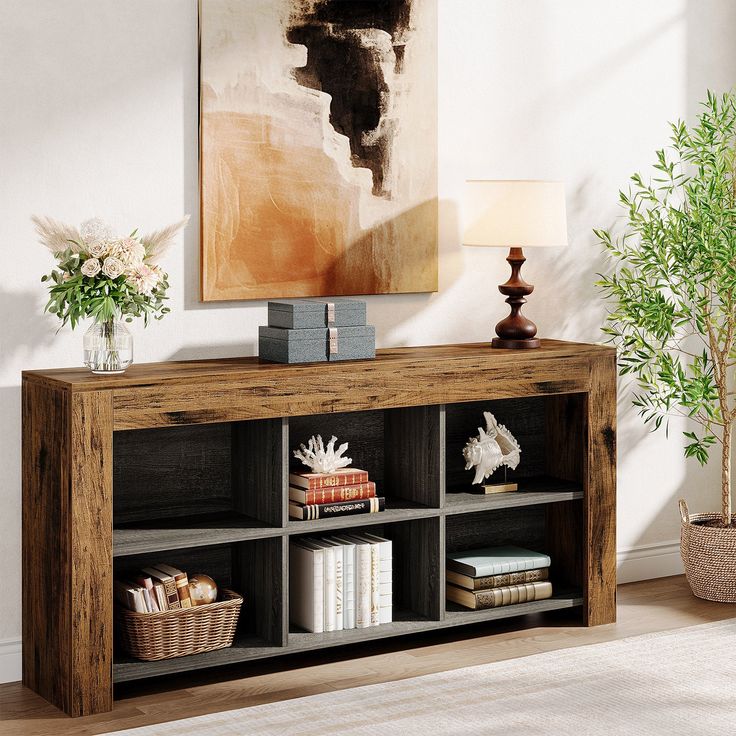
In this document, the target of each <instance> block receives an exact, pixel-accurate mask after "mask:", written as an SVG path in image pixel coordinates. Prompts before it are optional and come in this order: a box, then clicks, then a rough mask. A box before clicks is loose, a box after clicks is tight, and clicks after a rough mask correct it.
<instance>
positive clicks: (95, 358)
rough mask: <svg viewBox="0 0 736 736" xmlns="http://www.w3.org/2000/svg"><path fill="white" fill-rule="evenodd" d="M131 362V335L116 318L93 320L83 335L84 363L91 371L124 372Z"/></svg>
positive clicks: (107, 373)
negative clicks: (104, 320)
mask: <svg viewBox="0 0 736 736" xmlns="http://www.w3.org/2000/svg"><path fill="white" fill-rule="evenodd" d="M132 362H133V335H131V334H130V332H129V331H128V328H127V327H126V326H125V325H124V324H123V323H122V322H119V321H118V320H109V321H108V322H94V323H92V326H91V327H90V328H89V329H88V330H87V332H86V333H85V335H84V364H85V365H86V366H87V367H88V368H89V369H90V370H91V371H92V373H101V374H105V375H111V374H115V373H124V372H125V369H126V368H127V367H128V366H129V365H130V364H131V363H132Z"/></svg>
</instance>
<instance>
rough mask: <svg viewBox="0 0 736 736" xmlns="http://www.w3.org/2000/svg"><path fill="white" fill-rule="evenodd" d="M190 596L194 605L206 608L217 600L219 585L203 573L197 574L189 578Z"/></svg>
mask: <svg viewBox="0 0 736 736" xmlns="http://www.w3.org/2000/svg"><path fill="white" fill-rule="evenodd" d="M189 595H190V596H191V598H192V605H194V606H204V605H205V604H207V603H214V602H215V601H216V600H217V583H215V581H214V580H213V579H212V578H211V577H210V576H209V575H204V574H203V573H197V574H196V575H192V576H191V577H190V578H189Z"/></svg>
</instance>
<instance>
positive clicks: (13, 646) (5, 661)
mask: <svg viewBox="0 0 736 736" xmlns="http://www.w3.org/2000/svg"><path fill="white" fill-rule="evenodd" d="M20 652H21V646H20V639H2V640H0V682H15V681H16V680H20V678H21V664H20Z"/></svg>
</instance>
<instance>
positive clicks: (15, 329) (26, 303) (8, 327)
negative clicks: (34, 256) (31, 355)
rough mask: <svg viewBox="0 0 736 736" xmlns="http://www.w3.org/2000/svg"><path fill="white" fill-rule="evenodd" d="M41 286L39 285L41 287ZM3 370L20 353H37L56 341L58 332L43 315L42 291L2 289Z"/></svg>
mask: <svg viewBox="0 0 736 736" xmlns="http://www.w3.org/2000/svg"><path fill="white" fill-rule="evenodd" d="M40 286H41V285H40V284H39V287H40ZM0 315H2V316H3V325H2V331H0V367H2V366H5V365H7V364H9V363H10V362H11V361H12V360H13V359H14V358H16V356H17V355H18V354H19V353H22V352H24V351H26V352H31V351H38V350H39V348H44V347H47V346H49V345H51V343H52V342H53V341H54V337H55V334H56V331H55V330H54V329H53V327H52V326H51V325H50V324H49V320H48V319H47V318H46V317H45V316H44V314H43V306H42V291H41V288H39V289H38V290H34V291H4V290H2V289H0Z"/></svg>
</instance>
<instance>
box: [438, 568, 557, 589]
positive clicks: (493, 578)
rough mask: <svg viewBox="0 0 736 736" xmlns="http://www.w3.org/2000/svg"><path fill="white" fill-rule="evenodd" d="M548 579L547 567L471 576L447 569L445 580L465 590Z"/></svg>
mask: <svg viewBox="0 0 736 736" xmlns="http://www.w3.org/2000/svg"><path fill="white" fill-rule="evenodd" d="M548 579H549V568H546V567H542V568H539V569H537V570H524V571H523V572H509V573H504V574H501V575H484V576H483V577H477V578H474V577H471V576H470V575H463V574H462V573H460V572H455V571H454V570H448V571H447V582H448V583H452V584H453V585H457V586H458V587H460V588H465V589H466V590H485V589H486V588H501V587H503V586H504V585H521V584H522V583H536V582H539V581H540V580H548Z"/></svg>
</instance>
